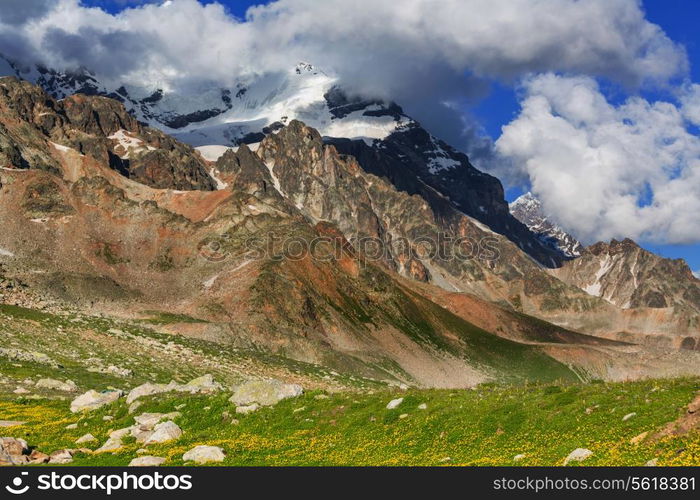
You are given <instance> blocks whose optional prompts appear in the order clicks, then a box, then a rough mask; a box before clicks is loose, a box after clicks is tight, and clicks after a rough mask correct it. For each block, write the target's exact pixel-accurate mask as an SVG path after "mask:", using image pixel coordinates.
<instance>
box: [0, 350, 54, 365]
mask: <svg viewBox="0 0 700 500" xmlns="http://www.w3.org/2000/svg"><path fill="white" fill-rule="evenodd" d="M0 356H2V357H4V358H8V359H11V360H13V361H30V362H32V363H41V364H44V365H50V366H53V367H54V368H61V365H59V364H58V363H56V362H55V361H54V360H53V359H51V358H50V357H48V356H47V355H46V354H44V353H43V352H30V351H23V350H21V349H12V348H4V347H0Z"/></svg>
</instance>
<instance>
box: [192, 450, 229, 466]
mask: <svg viewBox="0 0 700 500" xmlns="http://www.w3.org/2000/svg"><path fill="white" fill-rule="evenodd" d="M225 458H226V453H225V452H224V450H222V449H221V448H219V447H218V446H205V445H199V446H195V447H194V448H192V449H191V450H190V451H188V452H187V453H185V454H184V455H182V460H184V461H185V462H195V463H198V464H205V463H207V462H223V461H224V459H225Z"/></svg>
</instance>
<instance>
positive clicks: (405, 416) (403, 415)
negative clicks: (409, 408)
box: [399, 413, 408, 420]
mask: <svg viewBox="0 0 700 500" xmlns="http://www.w3.org/2000/svg"><path fill="white" fill-rule="evenodd" d="M407 417H408V413H402V414H401V415H399V418H400V419H401V420H403V419H404V418H407Z"/></svg>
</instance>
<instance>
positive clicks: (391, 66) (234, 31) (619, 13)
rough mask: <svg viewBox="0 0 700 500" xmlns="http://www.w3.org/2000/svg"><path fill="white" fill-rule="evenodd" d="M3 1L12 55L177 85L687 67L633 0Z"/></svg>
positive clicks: (388, 86)
mask: <svg viewBox="0 0 700 500" xmlns="http://www.w3.org/2000/svg"><path fill="white" fill-rule="evenodd" d="M6 3H7V2H3V3H2V5H0V20H6V19H7V18H8V16H11V17H12V22H6V24H3V25H0V33H2V34H5V35H11V36H5V37H0V51H7V48H6V47H3V40H4V41H5V45H9V43H10V41H11V39H14V40H15V43H14V44H12V45H10V48H11V49H13V50H18V49H17V45H18V43H17V42H16V41H17V40H21V42H22V44H23V45H24V47H23V51H24V52H25V53H26V52H32V53H33V54H34V55H35V56H37V57H42V58H44V59H46V60H47V63H51V64H52V65H55V66H61V67H62V66H66V65H86V66H88V67H91V68H94V69H95V70H97V71H98V72H101V73H104V74H108V75H110V76H113V77H115V78H117V77H123V76H125V75H128V76H129V78H132V79H133V78H137V77H141V78H143V79H147V80H148V79H152V78H154V77H158V78H161V79H163V80H164V81H169V82H173V84H174V82H175V81H177V80H178V79H186V80H188V79H192V78H202V77H203V76H205V75H206V77H208V78H212V79H214V80H221V81H230V80H231V79H232V78H236V77H238V76H240V75H241V74H246V73H249V72H261V71H268V70H275V69H281V68H285V69H286V68H288V67H289V66H290V63H292V64H293V63H296V62H297V61H298V60H309V61H312V62H314V63H315V64H316V65H317V66H321V67H326V68H329V69H332V70H333V71H336V72H338V73H339V74H341V76H342V77H344V79H345V80H346V81H347V82H348V83H349V84H354V85H355V86H356V87H358V88H360V89H361V90H364V91H372V92H374V93H389V94H390V95H389V96H390V97H395V94H397V93H398V94H401V93H416V92H420V91H423V90H424V88H425V87H431V86H432V85H433V83H432V81H434V80H440V79H441V78H442V77H444V76H445V75H450V76H452V77H453V78H455V77H457V80H459V81H461V82H462V83H464V80H463V79H462V76H463V74H464V73H465V71H466V72H470V73H472V74H475V75H478V76H484V77H495V78H506V79H507V78H515V77H518V76H520V75H521V74H522V73H523V72H542V71H549V70H553V71H573V72H580V73H588V74H595V75H604V76H607V77H611V78H613V79H615V80H618V81H622V82H624V83H627V84H638V83H641V82H642V81H644V80H648V81H656V82H664V81H666V80H667V79H668V78H671V77H673V76H676V75H678V74H679V73H683V72H684V71H685V69H686V67H687V61H686V56H685V51H684V50H683V49H682V48H681V47H679V46H678V45H676V44H674V43H673V42H672V41H671V40H670V39H669V38H668V37H667V36H666V35H665V34H664V33H663V31H662V30H661V29H660V28H659V27H658V26H656V25H654V24H652V23H650V22H648V21H647V20H646V19H645V18H644V13H643V11H642V9H641V8H640V5H639V3H638V2H637V1H635V0H588V1H586V2H579V1H576V0H540V1H537V2H533V1H531V0H442V1H440V2H434V1H432V0H404V1H402V2H401V3H400V4H398V3H397V2H395V1H394V0H355V1H353V2H347V1H345V0H325V1H323V2H319V1H318V0H278V1H277V2H273V3H271V4H269V5H264V6H257V7H254V8H251V9H250V10H249V12H248V17H247V22H240V21H239V20H236V19H234V18H233V17H231V16H229V15H227V13H226V11H225V9H224V8H223V7H222V6H220V5H218V4H208V5H206V6H205V5H202V4H200V3H198V2H197V1H196V0H174V2H172V3H171V4H170V5H163V4H159V5H145V6H141V7H138V8H133V9H127V10H125V11H123V12H122V13H120V14H119V15H116V16H113V15H109V14H107V13H105V12H103V11H102V10H100V9H96V8H86V7H83V6H81V5H80V3H79V1H78V0H57V1H56V2H51V4H52V5H54V8H53V9H50V8H46V0H24V1H23V2H17V1H16V0H10V1H9V4H8V5H5V4H6ZM18 6H21V9H22V11H26V12H27V14H26V15H24V14H22V15H21V16H20V15H19V14H18V12H19V11H18V8H17V7H18ZM39 8H41V9H39ZM38 10H43V11H44V12H45V13H46V14H45V16H44V17H43V18H42V19H36V12H37V11H38ZM22 19H24V20H25V21H26V22H19V21H21V20H22ZM10 55H12V54H10ZM115 61H116V62H117V63H118V64H115ZM447 80H449V78H447ZM409 82H410V85H408V83H409ZM441 83H442V85H443V87H444V85H445V83H446V82H444V81H443V82H441ZM453 83H454V82H453ZM456 87H457V86H456V85H453V88H452V91H453V92H456V90H455V89H456ZM416 88H417V89H418V90H417V91H416V90H414V89H416ZM462 92H463V91H462Z"/></svg>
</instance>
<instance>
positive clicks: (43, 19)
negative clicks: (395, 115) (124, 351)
mask: <svg viewBox="0 0 700 500" xmlns="http://www.w3.org/2000/svg"><path fill="white" fill-rule="evenodd" d="M137 3H141V2H129V1H128V0H127V1H125V2H124V4H125V5H130V4H137ZM0 53H3V54H5V55H7V56H10V57H13V58H15V59H20V60H24V61H37V60H38V61H41V62H43V63H45V64H47V65H49V66H53V67H58V68H70V67H77V66H84V67H87V68H90V69H91V70H92V71H95V72H96V73H98V75H100V78H101V79H102V80H103V81H112V82H113V83H120V82H124V81H127V82H130V83H134V84H138V83H142V84H146V85H149V84H150V85H157V86H158V87H161V88H164V89H166V90H168V89H169V90H173V91H178V92H188V91H189V92H196V90H193V89H197V88H198V85H199V83H201V82H203V81H208V82H215V83H220V84H221V85H231V84H233V83H235V82H236V81H238V80H239V79H241V78H245V77H246V76H247V75H251V74H260V73H265V72H274V71H279V70H286V69H288V68H290V67H291V66H293V65H294V64H296V63H297V62H298V61H300V60H305V61H312V62H313V63H314V64H315V65H316V66H317V67H321V68H324V69H325V70H327V71H329V72H333V73H334V74H337V75H338V78H339V80H340V81H341V82H342V83H343V85H344V87H345V88H346V89H349V90H350V91H356V92H359V93H365V94H371V95H373V96H377V97H383V98H387V99H393V100H396V101H397V102H399V103H401V104H402V105H403V106H404V108H405V109H406V110H407V112H408V113H410V114H412V115H413V116H415V117H416V118H418V119H419V120H420V121H422V122H423V124H424V125H425V126H426V128H428V129H429V130H431V131H432V132H434V133H435V134H436V135H438V136H440V137H442V138H444V139H446V140H447V141H448V142H450V143H452V144H454V145H456V146H458V147H461V148H462V149H464V150H466V151H467V152H469V153H470V154H471V155H472V158H473V159H474V160H475V164H476V165H477V166H479V167H481V168H489V169H491V168H497V169H498V172H500V173H503V172H504V169H505V168H506V167H507V168H508V169H510V170H509V171H507V172H506V175H507V178H509V179H516V180H520V181H524V182H527V183H531V184H532V186H533V190H534V192H535V193H536V194H537V195H538V196H539V197H540V198H541V199H542V202H543V204H544V206H545V209H547V210H548V211H550V212H556V213H557V214H558V215H559V219H560V220H559V222H560V223H561V224H562V225H563V226H565V227H566V228H567V229H569V230H572V231H573V232H574V233H575V234H576V235H577V236H579V237H580V238H582V239H583V240H588V241H591V240H594V239H601V238H607V237H612V236H620V235H623V236H632V237H641V238H645V239H651V240H657V241H669V242H685V241H687V240H688V239H689V238H690V239H692V238H694V236H692V235H697V234H700V231H698V229H700V227H698V225H699V224H700V222H698V218H697V217H693V214H697V213H698V211H697V208H700V207H698V205H699V204H700V192H699V191H700V181H699V176H700V174H699V173H698V166H697V164H698V149H699V145H698V138H697V136H694V135H693V134H692V133H690V132H688V130H687V128H686V125H687V123H688V122H690V123H695V124H696V125H697V124H698V123H700V97H698V96H700V91H699V90H698V86H697V85H692V84H688V85H686V86H685V87H684V90H683V92H682V93H680V94H679V98H680V100H681V102H682V105H681V104H678V105H675V104H669V103H662V102H648V101H645V100H644V99H641V98H630V99H628V100H627V101H626V102H624V103H622V104H619V105H615V104H611V103H609V102H608V101H607V99H606V96H605V95H604V94H603V93H602V92H601V90H600V88H599V87H598V85H597V83H596V78H601V77H602V78H606V79H609V80H611V81H614V82H616V83H619V84H621V85H622V86H623V87H624V88H626V89H638V88H643V87H667V88H668V87H669V86H672V85H673V82H674V81H677V80H678V79H679V78H680V79H682V78H684V77H685V76H686V75H687V69H688V62H687V57H686V53H685V50H684V49H683V47H682V46H680V45H678V44H676V43H674V42H673V41H672V40H671V39H669V38H668V37H667V36H666V34H665V33H664V32H663V30H661V28H660V27H659V26H657V25H655V24H653V23H650V22H649V21H648V20H646V18H645V14H644V11H643V9H642V7H641V4H640V3H639V2H637V1H635V0H589V1H585V2H583V1H575V0H540V1H537V2H533V1H529V0H443V1H441V2H439V4H436V2H433V1H430V0H404V1H402V2H395V1H393V0H356V1H354V2H347V1H342V0H326V1H323V2H320V1H318V0H278V1H276V2H272V3H270V4H268V5H261V6H257V7H253V8H251V9H249V11H248V13H247V16H246V19H244V20H241V19H237V18H235V17H233V16H231V15H230V14H229V13H227V11H226V9H225V8H224V7H223V6H221V5H219V4H216V3H213V4H208V5H202V4H201V3H199V2H197V1H196V0H172V1H167V2H163V3H146V4H144V5H138V6H136V5H135V6H134V8H127V9H125V10H123V11H122V12H120V13H119V14H116V15H112V14H109V13H107V12H105V11H103V10H101V9H98V8H87V7H84V6H82V5H81V3H80V2H79V0H57V1H47V0H24V1H18V0H6V1H4V2H2V3H0ZM557 74H558V75H562V74H566V75H586V76H570V77H563V76H555V75H557ZM528 75H529V76H528ZM522 78H526V80H525V83H524V87H523V88H524V92H525V96H524V100H523V102H522V106H523V109H522V113H521V115H520V116H519V117H517V118H516V119H515V120H514V121H513V123H511V124H510V125H508V126H507V127H506V128H505V130H504V134H503V137H501V138H500V139H499V140H498V143H497V148H496V149H494V145H493V143H492V142H491V141H490V139H489V138H488V137H484V136H483V135H482V134H481V133H480V130H479V126H478V124H477V123H475V122H474V121H473V119H471V118H469V116H468V114H466V113H465V108H466V107H467V105H468V103H470V102H473V101H474V100H476V99H478V98H479V97H481V96H483V95H484V94H485V93H486V92H487V91H488V85H489V82H490V81H492V80H500V81H504V82H508V83H515V82H518V81H520V79H522ZM582 188H583V189H582ZM581 192H585V193H586V196H585V197H581V196H580V195H579V196H578V197H577V200H576V203H571V197H572V195H573V194H574V193H581Z"/></svg>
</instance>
